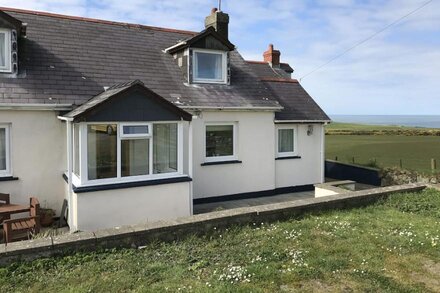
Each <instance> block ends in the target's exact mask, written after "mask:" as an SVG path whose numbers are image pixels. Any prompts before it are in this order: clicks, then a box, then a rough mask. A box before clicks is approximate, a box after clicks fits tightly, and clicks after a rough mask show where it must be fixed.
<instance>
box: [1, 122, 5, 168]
mask: <svg viewBox="0 0 440 293" xmlns="http://www.w3.org/2000/svg"><path fill="white" fill-rule="evenodd" d="M0 170H6V130H5V129H4V128H0Z"/></svg>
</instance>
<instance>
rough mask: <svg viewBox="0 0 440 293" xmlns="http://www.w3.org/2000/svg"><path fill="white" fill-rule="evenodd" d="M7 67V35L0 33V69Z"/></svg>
mask: <svg viewBox="0 0 440 293" xmlns="http://www.w3.org/2000/svg"><path fill="white" fill-rule="evenodd" d="M5 66H6V34H5V33H0V67H5Z"/></svg>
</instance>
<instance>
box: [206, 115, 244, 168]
mask: <svg viewBox="0 0 440 293" xmlns="http://www.w3.org/2000/svg"><path fill="white" fill-rule="evenodd" d="M236 127H237V126H236V124H235V123H230V124H228V123H210V124H207V125H206V129H205V161H206V162H215V161H228V160H236V159H237V155H236Z"/></svg>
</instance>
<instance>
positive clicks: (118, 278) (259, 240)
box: [0, 190, 440, 292]
mask: <svg viewBox="0 0 440 293" xmlns="http://www.w3.org/2000/svg"><path fill="white" fill-rule="evenodd" d="M439 246H440V192H438V191H434V190H425V191H423V192H421V193H414V194H404V195H401V194H396V195H393V196H391V197H390V198H388V199H386V200H384V201H382V202H380V203H377V204H374V205H371V206H368V207H365V208H358V209H350V210H343V211H340V210H334V211H328V212H322V213H320V214H310V215H306V216H304V217H302V218H300V219H291V220H287V221H283V222H277V223H273V224H263V223H255V224H252V225H250V226H245V227H235V228H232V229H229V230H226V231H220V230H219V229H215V228H213V230H212V232H211V233H210V234H209V235H206V236H204V237H195V236H192V237H189V238H187V239H184V240H181V241H179V242H175V243H170V244H166V243H156V244H151V245H148V246H146V247H145V248H143V249H124V250H111V251H102V252H95V253H77V254H75V255H71V256H65V257H57V258H49V259H43V260H37V261H34V262H32V263H22V264H18V263H17V264H14V265H11V266H9V267H7V268H3V269H0V292H439V291H440V280H439V277H438V276H439V275H440V250H439Z"/></svg>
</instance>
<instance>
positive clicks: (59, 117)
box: [57, 116, 73, 122]
mask: <svg viewBox="0 0 440 293" xmlns="http://www.w3.org/2000/svg"><path fill="white" fill-rule="evenodd" d="M57 118H58V119H60V120H63V121H66V122H72V121H73V118H69V117H64V116H57Z"/></svg>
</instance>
